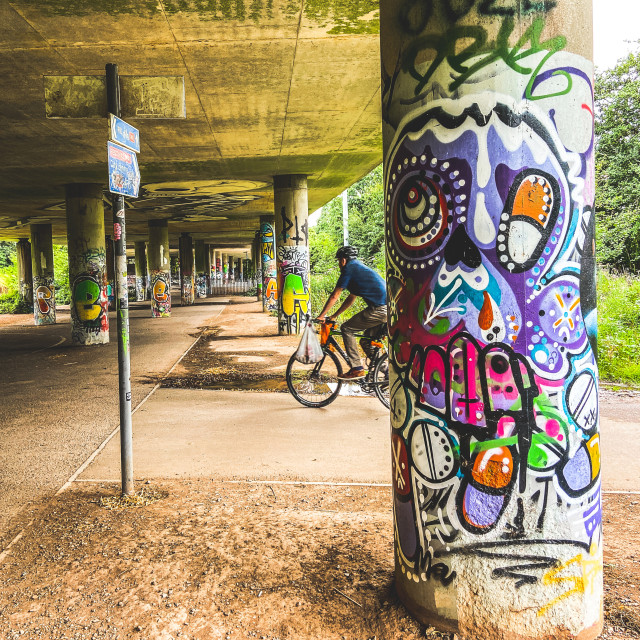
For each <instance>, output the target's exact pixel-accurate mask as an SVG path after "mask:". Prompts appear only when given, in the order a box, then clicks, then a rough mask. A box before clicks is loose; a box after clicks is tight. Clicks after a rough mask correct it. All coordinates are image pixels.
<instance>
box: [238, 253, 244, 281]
mask: <svg viewBox="0 0 640 640" xmlns="http://www.w3.org/2000/svg"><path fill="white" fill-rule="evenodd" d="M238 279H239V280H240V282H244V260H243V259H242V258H238Z"/></svg>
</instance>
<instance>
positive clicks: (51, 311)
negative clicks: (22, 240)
mask: <svg viewBox="0 0 640 640" xmlns="http://www.w3.org/2000/svg"><path fill="white" fill-rule="evenodd" d="M31 267H32V268H31V270H32V273H33V319H34V321H35V324H36V325H41V324H55V323H56V289H55V283H54V267H53V237H52V231H51V225H50V224H32V225H31Z"/></svg>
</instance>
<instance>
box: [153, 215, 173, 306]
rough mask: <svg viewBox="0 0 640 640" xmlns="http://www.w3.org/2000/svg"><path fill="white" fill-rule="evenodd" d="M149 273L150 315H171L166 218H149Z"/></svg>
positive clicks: (169, 263)
mask: <svg viewBox="0 0 640 640" xmlns="http://www.w3.org/2000/svg"><path fill="white" fill-rule="evenodd" d="M148 260H149V274H150V276H151V317H152V318H168V317H169V316H170V315H171V258H170V256H169V226H168V222H167V221H166V220H149V247H148Z"/></svg>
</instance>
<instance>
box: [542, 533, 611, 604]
mask: <svg viewBox="0 0 640 640" xmlns="http://www.w3.org/2000/svg"><path fill="white" fill-rule="evenodd" d="M572 565H579V568H580V575H577V576H566V575H565V576H563V575H560V574H561V573H562V572H563V571H565V570H566V569H568V568H569V567H571V566H572ZM601 574H602V558H601V557H600V553H599V548H598V545H597V544H595V543H593V544H592V545H591V548H590V549H589V555H588V556H587V557H586V558H585V557H584V554H582V553H579V554H578V555H577V556H575V557H573V558H571V560H568V561H567V562H565V563H564V564H562V565H560V566H559V567H554V568H553V569H550V570H549V571H547V573H545V574H544V576H543V577H542V584H544V585H546V586H551V585H556V584H562V585H566V586H568V587H570V588H569V589H568V590H567V591H565V592H564V593H561V594H560V595H559V596H558V597H557V598H554V599H553V600H551V602H548V603H547V604H545V605H544V606H543V607H541V608H540V609H539V610H538V616H543V615H544V614H545V613H547V611H549V609H551V608H552V607H554V606H555V605H557V604H558V603H559V602H562V600H566V599H567V598H568V597H570V596H572V595H576V594H583V593H586V592H587V591H588V592H589V593H591V594H593V593H594V592H595V589H596V581H597V580H598V578H599V576H600V575H601Z"/></svg>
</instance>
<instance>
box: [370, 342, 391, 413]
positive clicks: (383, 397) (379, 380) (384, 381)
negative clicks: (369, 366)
mask: <svg viewBox="0 0 640 640" xmlns="http://www.w3.org/2000/svg"><path fill="white" fill-rule="evenodd" d="M371 386H372V387H373V390H374V391H375V392H376V396H378V400H380V402H382V404H383V405H384V406H385V407H387V409H388V408H389V356H388V355H387V354H386V353H385V354H383V355H382V357H381V358H380V359H379V360H378V361H377V362H376V365H375V367H374V369H373V382H372V383H371Z"/></svg>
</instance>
